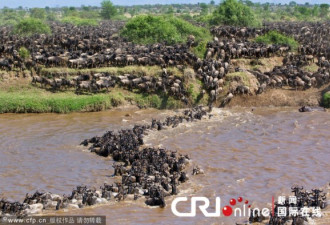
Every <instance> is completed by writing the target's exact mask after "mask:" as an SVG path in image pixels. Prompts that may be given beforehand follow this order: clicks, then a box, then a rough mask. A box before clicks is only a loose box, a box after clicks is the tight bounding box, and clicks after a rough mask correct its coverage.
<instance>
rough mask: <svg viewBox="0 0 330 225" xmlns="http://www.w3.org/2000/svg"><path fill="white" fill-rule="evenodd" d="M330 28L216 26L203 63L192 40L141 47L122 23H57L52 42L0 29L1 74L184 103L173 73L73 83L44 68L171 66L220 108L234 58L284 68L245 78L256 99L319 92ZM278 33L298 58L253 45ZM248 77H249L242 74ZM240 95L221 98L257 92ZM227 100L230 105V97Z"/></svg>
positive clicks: (93, 77)
mask: <svg viewBox="0 0 330 225" xmlns="http://www.w3.org/2000/svg"><path fill="white" fill-rule="evenodd" d="M329 25H330V22H322V23H321V22H317V23H309V22H285V23H270V24H265V26H264V27H263V28H259V29H256V28H239V27H233V26H220V27H212V28H211V33H212V34H213V35H214V39H213V41H210V42H209V43H208V44H207V51H206V53H205V58H203V59H199V58H198V57H197V56H195V55H194V54H193V53H192V51H191V46H195V45H196V44H197V41H195V38H194V37H193V36H190V37H189V38H188V40H187V42H186V43H185V44H176V45H168V44H166V43H158V44H153V45H138V44H134V43H132V42H129V41H127V40H125V38H122V37H121V36H120V35H118V33H119V31H120V29H121V28H122V27H123V26H124V23H123V22H102V23H101V24H100V26H98V27H76V26H73V25H69V24H65V25H64V24H60V23H52V24H51V28H52V31H53V34H52V35H34V36H32V37H18V36H15V35H12V34H11V33H10V32H11V28H8V27H2V28H0V36H1V37H2V38H1V40H0V67H1V68H2V69H7V70H12V69H13V68H16V69H20V70H24V69H28V70H32V69H33V70H32V71H35V73H33V74H34V77H33V82H34V83H40V84H42V86H48V87H50V88H52V89H53V90H56V89H60V88H75V89H76V90H77V91H81V90H84V91H94V92H95V91H99V90H101V89H109V88H112V87H114V86H115V85H118V86H124V87H127V88H135V89H139V90H141V91H147V92H154V91H159V90H162V91H165V92H167V93H169V94H173V95H175V96H177V97H178V98H179V99H182V100H183V101H185V102H187V97H188V96H187V94H188V92H187V91H186V90H185V87H184V86H183V85H182V84H183V83H184V79H183V78H179V77H176V74H171V75H169V77H168V78H166V75H167V74H166V73H163V74H164V77H158V78H154V77H150V76H146V77H141V78H140V77H138V76H137V74H125V75H123V77H117V74H92V73H90V74H77V76H75V77H70V78H68V77H67V76H64V77H63V76H62V77H53V78H49V77H43V76H42V75H41V73H40V70H41V68H42V67H69V68H78V69H82V68H99V67H109V66H110V67H111V66H117V67H122V66H127V65H140V66H152V65H157V66H160V67H162V68H164V70H165V71H166V67H168V66H176V67H178V68H179V69H181V70H183V69H184V68H186V67H191V68H194V70H195V73H196V74H197V78H198V79H200V80H201V81H202V83H203V87H202V88H203V90H201V94H203V93H204V92H205V91H207V92H208V93H209V95H210V101H211V102H213V101H215V100H216V99H217V98H218V96H219V94H220V93H221V92H223V91H228V90H224V86H225V85H226V82H228V81H227V80H226V74H227V73H229V72H235V71H242V70H241V69H240V68H234V66H233V65H232V63H231V59H237V58H250V59H253V58H254V59H259V58H263V57H272V56H275V55H280V56H284V57H285V58H284V60H283V65H282V66H277V67H275V68H274V69H273V70H272V71H271V72H265V73H262V72H261V71H260V70H258V69H255V70H251V71H248V72H250V73H252V74H253V75H254V76H255V77H256V78H257V80H258V88H257V90H256V91H254V93H255V94H261V93H262V92H263V91H265V90H266V89H267V88H281V87H284V86H290V87H292V88H293V89H307V88H310V87H319V86H322V85H324V84H327V83H329V72H330V62H329V60H330V47H329V46H330V44H329V43H330V40H329V27H330V26H329ZM270 30H278V31H280V32H282V33H284V34H286V35H290V36H293V37H294V38H295V39H296V40H297V41H298V42H299V47H298V49H297V53H295V54H293V53H291V50H292V49H291V48H290V46H286V45H276V44H269V45H266V44H263V43H256V42H254V41H253V38H255V37H256V36H259V35H262V34H265V33H267V32H268V31H270ZM20 47H27V48H28V49H29V51H30V52H31V57H30V58H29V59H25V60H24V59H22V58H21V57H20V55H19V54H18V50H19V48H20ZM313 62H315V63H316V64H317V66H318V68H317V71H313V72H310V71H306V70H305V69H304V67H305V66H308V65H310V64H311V63H313ZM243 72H244V71H243ZM238 83H239V84H240V85H238V86H237V87H236V89H232V90H229V91H228V93H222V96H227V97H228V96H234V95H237V94H245V93H253V91H252V90H250V88H249V87H248V86H247V85H246V84H244V83H243V82H239V77H238ZM227 100H228V98H227Z"/></svg>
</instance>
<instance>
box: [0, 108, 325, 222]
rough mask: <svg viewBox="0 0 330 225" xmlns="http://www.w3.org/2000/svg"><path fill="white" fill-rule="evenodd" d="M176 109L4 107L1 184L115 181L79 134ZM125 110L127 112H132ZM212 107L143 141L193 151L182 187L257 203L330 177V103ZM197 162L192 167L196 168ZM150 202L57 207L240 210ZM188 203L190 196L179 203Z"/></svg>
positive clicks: (158, 215) (162, 215)
mask: <svg viewBox="0 0 330 225" xmlns="http://www.w3.org/2000/svg"><path fill="white" fill-rule="evenodd" d="M173 113H174V112H172V111H158V110H154V109H148V110H137V109H116V110H111V111H106V112H95V113H72V114H2V115H0V151H1V152H0V154H1V157H0V193H1V194H2V195H3V196H6V197H7V198H8V199H9V200H19V201H22V200H23V199H24V196H25V194H26V193H33V192H34V191H35V190H46V191H50V192H52V193H58V194H65V193H66V194H69V193H71V191H72V188H73V187H75V186H76V185H80V184H86V185H88V186H96V187H99V186H101V185H102V184H103V183H104V182H107V183H111V182H113V178H112V177H111V175H112V173H113V168H112V163H113V162H112V160H111V159H110V158H103V157H100V156H97V155H95V154H93V153H90V152H89V151H88V150H87V149H86V148H85V147H82V146H79V143H80V142H81V141H82V140H84V139H85V138H90V137H93V136H95V135H102V134H103V133H104V132H106V131H107V130H116V129H122V128H124V127H131V126H132V125H133V124H141V123H146V122H149V121H151V118H164V117H165V116H167V115H168V114H173ZM127 114H128V115H127ZM213 114H214V117H212V118H211V119H207V120H204V121H199V122H196V123H184V124H181V125H179V127H177V128H174V129H168V130H163V131H160V132H156V131H155V132H149V135H148V136H147V137H146V138H145V142H146V145H152V146H157V145H161V146H163V147H165V148H167V149H170V150H177V151H178V152H179V153H182V154H189V155H190V157H191V159H192V162H191V165H199V166H200V167H201V168H202V169H203V170H204V171H205V174H204V175H197V176H191V175H190V180H189V181H188V182H187V183H185V184H184V185H181V186H179V190H180V193H179V195H178V196H187V197H192V196H205V197H208V198H210V200H211V206H210V211H214V208H215V207H214V202H215V200H214V199H215V197H217V196H219V197H221V206H222V207H223V206H225V205H228V204H229V200H230V199H231V198H235V199H237V198H238V197H242V198H243V199H244V201H245V200H248V201H249V203H248V205H252V207H260V208H262V207H270V203H271V199H272V196H275V198H276V197H277V196H279V195H287V196H288V195H289V194H290V191H291V190H290V187H291V186H292V185H294V184H298V185H301V186H304V187H305V188H307V189H311V188H318V187H321V186H324V185H325V184H327V183H328V182H329V181H330V163H329V162H330V148H329V146H330V129H329V127H330V113H329V112H313V113H299V112H298V110H297V109H296V108H255V109H254V110H253V111H252V110H251V108H233V109H223V110H220V109H215V110H214V111H213ZM189 172H191V168H190V171H189ZM172 200H173V197H169V198H168V199H167V207H165V208H164V209H160V208H155V207H148V206H146V205H145V204H144V203H143V199H142V198H141V199H139V200H138V201H136V202H129V201H123V202H119V203H111V204H108V205H102V206H95V207H89V208H88V207H87V208H84V209H80V210H72V211H67V210H66V211H60V212H56V214H61V215H63V214H64V215H85V214H88V215H106V216H107V224H153V223H157V224H228V225H229V224H235V222H236V221H240V220H242V219H241V218H235V217H233V216H231V217H224V216H222V217H218V218H206V217H204V216H203V215H202V214H201V213H200V212H198V213H197V216H196V217H195V218H178V217H176V216H175V215H173V213H172V212H171V202H172ZM178 209H179V210H181V211H182V212H188V211H189V210H190V204H189V203H180V206H179V207H178Z"/></svg>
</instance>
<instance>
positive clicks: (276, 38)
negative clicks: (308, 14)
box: [255, 31, 298, 49]
mask: <svg viewBox="0 0 330 225" xmlns="http://www.w3.org/2000/svg"><path fill="white" fill-rule="evenodd" d="M255 41H256V42H259V43H265V44H281V45H288V46H290V47H291V48H292V49H296V48H297V47H298V42H297V41H296V40H295V39H294V38H292V37H288V36H285V35H283V34H281V33H279V32H277V31H269V32H268V33H267V34H264V35H262V36H259V37H257V38H256V39H255Z"/></svg>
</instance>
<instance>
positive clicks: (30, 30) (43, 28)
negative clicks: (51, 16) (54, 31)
mask: <svg viewBox="0 0 330 225" xmlns="http://www.w3.org/2000/svg"><path fill="white" fill-rule="evenodd" d="M14 33H16V34H19V35H23V36H30V35H34V34H49V33H51V30H50V27H49V26H48V25H47V24H45V23H44V22H42V21H41V20H39V19H34V18H27V19H23V20H22V21H20V22H19V23H18V24H17V25H16V26H15V27H14Z"/></svg>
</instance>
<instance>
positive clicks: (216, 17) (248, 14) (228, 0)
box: [210, 0, 260, 26]
mask: <svg viewBox="0 0 330 225" xmlns="http://www.w3.org/2000/svg"><path fill="white" fill-rule="evenodd" d="M210 22H211V24H212V25H219V24H225V25H234V26H258V25H260V21H258V20H257V18H256V16H255V14H254V13H253V11H252V10H251V8H250V7H248V6H246V5H244V4H243V3H242V2H238V1H237V0H224V1H223V2H222V3H221V4H220V5H219V7H218V8H217V9H216V10H215V11H214V13H213V18H212V19H211V21H210Z"/></svg>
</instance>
